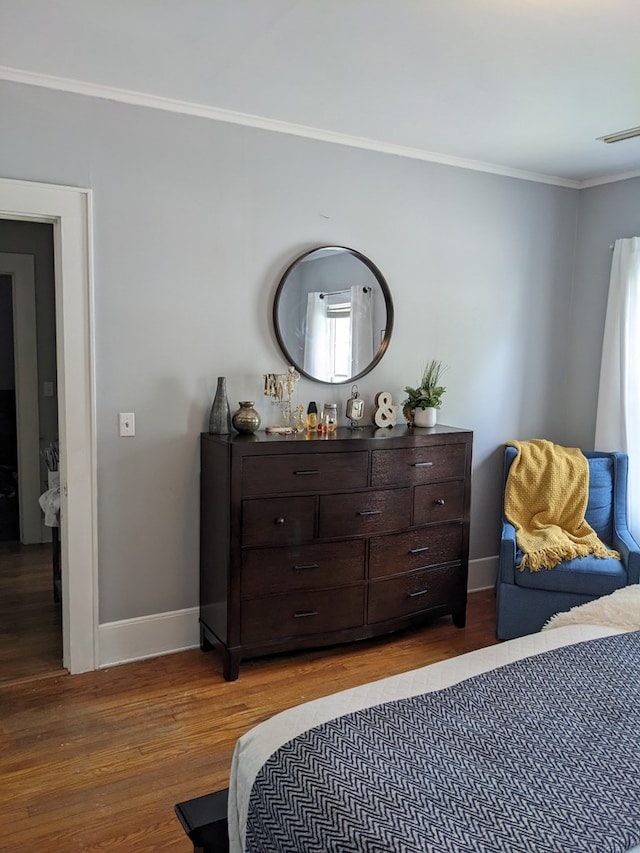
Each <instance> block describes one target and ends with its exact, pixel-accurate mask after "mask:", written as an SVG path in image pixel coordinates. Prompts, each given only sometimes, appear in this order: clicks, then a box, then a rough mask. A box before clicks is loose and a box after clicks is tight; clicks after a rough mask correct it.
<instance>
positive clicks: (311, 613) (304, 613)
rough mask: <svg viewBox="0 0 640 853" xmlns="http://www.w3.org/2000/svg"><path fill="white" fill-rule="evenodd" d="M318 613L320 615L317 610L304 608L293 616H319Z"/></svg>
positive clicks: (297, 617) (302, 617)
mask: <svg viewBox="0 0 640 853" xmlns="http://www.w3.org/2000/svg"><path fill="white" fill-rule="evenodd" d="M317 615H318V611H317V610H302V611H301V612H300V613H294V614H293V618H294V619H304V618H305V617H307V616H317Z"/></svg>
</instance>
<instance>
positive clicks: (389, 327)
mask: <svg viewBox="0 0 640 853" xmlns="http://www.w3.org/2000/svg"><path fill="white" fill-rule="evenodd" d="M321 249H339V250H341V251H344V252H349V253H350V254H351V255H353V256H354V257H355V258H357V259H358V260H359V261H360V262H361V263H363V264H364V265H365V266H366V267H367V268H368V269H369V270H370V272H371V273H372V274H373V276H374V277H375V279H376V281H377V282H378V284H379V285H380V289H381V291H382V295H383V297H384V304H385V308H386V311H387V322H386V326H385V333H384V339H383V340H382V341H381V343H380V346H379V347H378V349H377V351H376V354H375V355H374V357H373V359H372V360H371V361H370V362H369V364H368V365H367V366H366V368H365V369H364V370H361V371H360V373H357V374H355V375H354V376H350V377H349V378H348V379H345V380H344V381H343V382H326V381H325V380H324V379H318V377H317V376H311V374H309V373H307V372H306V371H305V370H304V368H303V367H302V366H301V365H299V364H297V363H296V362H295V360H294V359H293V358H292V356H291V353H290V352H289V350H288V349H287V346H286V344H285V342H284V338H283V336H282V330H281V329H280V323H279V321H278V308H279V305H280V298H281V295H282V291H283V289H284V287H285V285H286V283H287V279H288V278H289V275H290V274H291V272H292V271H293V269H294V268H295V267H296V266H297V264H299V263H300V261H302V260H304V258H307V257H308V256H309V255H312V254H313V253H314V252H317V251H319V250H321ZM272 317H273V328H274V331H275V335H276V340H277V341H278V346H279V347H280V349H281V350H282V352H283V354H284V356H285V358H286V359H287V362H288V363H289V364H290V365H292V367H295V369H296V370H297V371H298V373H300V374H301V376H306V378H307V379H311V380H312V381H313V382H320V383H321V384H323V385H346V384H347V383H349V382H355V380H356V379H361V378H362V377H363V376H366V375H367V373H370V372H371V371H372V370H373V368H374V367H375V366H376V365H377V364H378V363H379V362H380V359H381V358H382V356H383V355H384V354H385V352H386V351H387V348H388V346H389V341H390V340H391V333H392V332H393V320H394V312H393V300H392V299H391V291H390V290H389V285H388V284H387V281H386V279H385V277H384V276H383V275H382V273H381V272H380V270H379V269H378V267H377V266H376V265H375V264H374V263H373V261H371V260H370V259H369V258H367V256H366V255H363V254H362V253H361V252H358V251H357V250H356V249H350V248H349V247H348V246H314V248H313V249H309V250H308V251H306V252H303V253H302V254H301V255H298V257H297V258H295V259H294V260H293V261H292V262H291V263H290V264H289V266H288V267H287V269H286V270H285V272H284V273H283V275H282V277H281V279H280V281H279V283H278V287H277V289H276V293H275V296H274V299H273V312H272Z"/></svg>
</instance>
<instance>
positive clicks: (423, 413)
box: [413, 408, 438, 427]
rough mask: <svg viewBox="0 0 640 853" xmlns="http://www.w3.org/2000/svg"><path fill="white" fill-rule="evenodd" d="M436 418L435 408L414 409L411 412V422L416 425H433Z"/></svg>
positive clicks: (436, 411)
mask: <svg viewBox="0 0 640 853" xmlns="http://www.w3.org/2000/svg"><path fill="white" fill-rule="evenodd" d="M437 420H438V410H437V409H433V408H431V409H415V411H414V413H413V424H414V426H417V427H434V426H435V425H436V421H437Z"/></svg>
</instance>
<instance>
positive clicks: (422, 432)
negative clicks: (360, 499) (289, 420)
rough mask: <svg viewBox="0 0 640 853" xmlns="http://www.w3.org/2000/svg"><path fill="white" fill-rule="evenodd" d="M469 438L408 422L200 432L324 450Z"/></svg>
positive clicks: (241, 442) (467, 433)
mask: <svg viewBox="0 0 640 853" xmlns="http://www.w3.org/2000/svg"><path fill="white" fill-rule="evenodd" d="M471 437H472V432H471V430H468V429H463V428H461V427H454V426H447V425H446V424H437V425H436V426H434V427H411V426H408V425H407V424H401V425H397V426H395V427H391V428H389V427H386V428H382V429H379V428H377V427H373V426H366V427H362V428H361V429H353V430H352V429H350V428H349V427H338V429H337V430H336V431H335V433H332V434H331V435H323V434H319V433H308V432H306V431H305V432H301V433H292V434H290V435H282V434H280V433H267V432H265V431H264V430H258V432H255V433H253V434H252V435H241V434H238V433H235V432H234V433H230V434H228V435H212V434H210V433H206V432H203V433H202V439H203V440H204V441H213V442H219V443H222V444H227V445H233V446H234V447H235V446H246V445H249V444H251V445H257V444H258V445H266V446H269V445H289V446H291V445H298V446H300V449H303V448H304V449H309V448H311V447H313V446H314V445H317V446H320V445H321V446H322V448H323V449H325V448H326V449H329V447H330V446H331V445H335V444H336V442H340V443H343V442H354V445H353V446H352V449H354V450H355V449H356V448H357V443H358V442H360V443H362V444H363V449H364V444H367V445H368V446H369V447H370V446H371V443H372V442H374V443H376V444H377V443H378V442H380V444H381V445H382V444H384V443H385V442H390V441H392V442H393V443H394V444H395V443H397V442H399V443H407V444H421V443H423V442H425V441H427V443H431V441H435V442H436V443H437V441H438V440H444V441H447V440H448V441H451V440H452V439H453V440H456V439H457V440H460V439H470V438H471Z"/></svg>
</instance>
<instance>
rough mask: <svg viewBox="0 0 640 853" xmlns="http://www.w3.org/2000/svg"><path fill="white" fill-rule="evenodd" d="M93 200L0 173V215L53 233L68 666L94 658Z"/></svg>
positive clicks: (91, 663) (92, 664) (90, 665)
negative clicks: (41, 225)
mask: <svg viewBox="0 0 640 853" xmlns="http://www.w3.org/2000/svg"><path fill="white" fill-rule="evenodd" d="M90 204H91V196H90V192H89V191H88V190H82V189H77V188H73V187H62V186H52V185H48V184H35V183H28V182H24V181H12V180H6V179H0V219H2V220H10V221H20V222H31V223H45V224H47V225H48V226H50V227H51V229H52V235H53V236H52V239H53V266H54V280H55V287H54V291H55V338H56V342H55V353H56V361H57V392H58V416H59V442H60V463H59V479H60V515H59V519H60V541H61V554H60V566H61V581H62V583H61V619H62V661H63V666H64V667H65V668H66V669H68V670H69V671H70V672H71V673H75V672H84V671H87V670H91V669H95V668H96V665H97V662H98V660H99V658H98V650H97V621H98V620H97V546H96V514H97V506H96V460H95V412H94V379H93V313H92V310H93V298H92V278H91V263H90V260H91V256H90V239H89V238H90V233H91V230H90V228H91V217H90V211H91V206H90ZM40 547H47V546H40ZM48 547H49V548H50V547H51V546H48Z"/></svg>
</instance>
